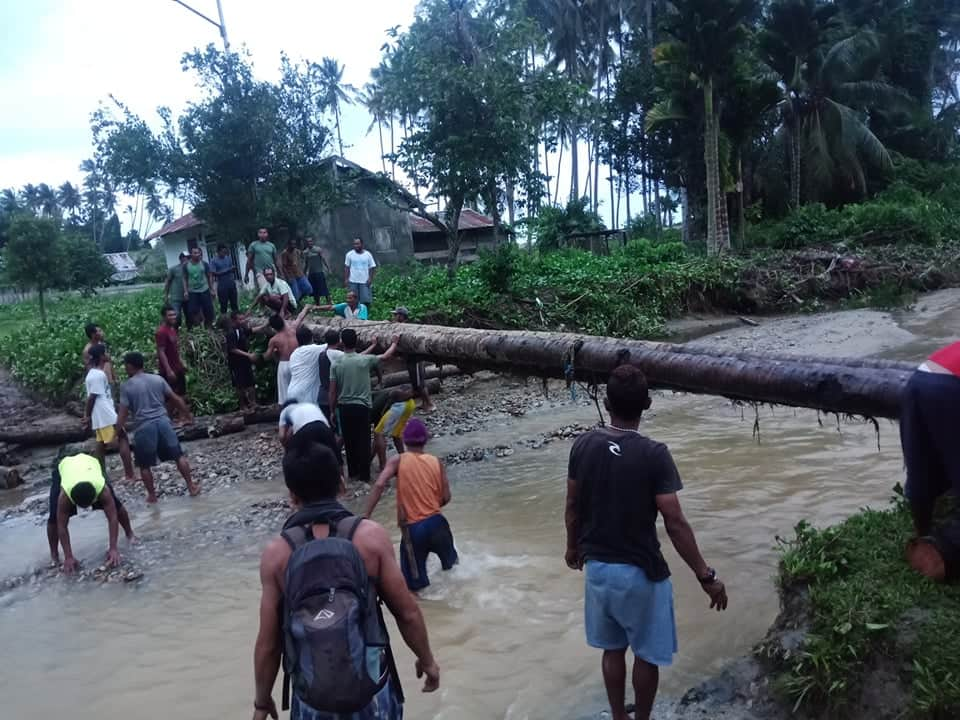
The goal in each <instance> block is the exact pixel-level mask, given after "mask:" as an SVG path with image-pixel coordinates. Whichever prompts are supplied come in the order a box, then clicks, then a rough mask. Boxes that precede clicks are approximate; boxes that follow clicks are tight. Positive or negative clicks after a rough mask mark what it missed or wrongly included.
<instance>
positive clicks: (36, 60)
mask: <svg viewBox="0 0 960 720" xmlns="http://www.w3.org/2000/svg"><path fill="white" fill-rule="evenodd" d="M188 2H189V4H191V5H193V6H194V7H196V8H197V9H198V10H200V11H201V12H203V13H205V14H206V15H208V16H209V17H212V18H214V19H216V16H217V9H216V1H215V0H188ZM416 4H417V0H270V2H266V1H264V0H223V10H224V17H225V20H226V25H227V30H228V33H229V38H230V42H231V45H232V46H233V48H234V49H238V48H240V47H241V46H242V45H246V47H247V48H248V50H249V51H250V53H251V55H252V60H253V64H254V68H255V72H256V73H257V75H258V76H260V77H263V78H265V79H271V80H272V79H276V77H277V76H278V68H279V65H280V52H281V50H283V51H285V52H286V53H287V54H288V55H289V56H290V57H291V58H292V59H294V60H300V59H309V60H316V61H319V60H320V59H321V58H323V57H324V56H331V57H335V58H336V59H337V60H338V61H339V62H340V63H341V64H343V65H344V66H345V72H344V81H345V82H347V83H350V84H352V85H354V86H356V87H357V88H362V87H363V85H364V84H365V83H366V82H368V81H369V79H370V70H371V69H372V68H373V67H375V66H376V65H378V64H379V62H380V48H381V47H382V45H383V44H384V42H386V40H387V35H386V31H387V29H388V28H391V27H393V26H397V25H399V26H401V27H406V26H408V25H409V23H410V22H411V21H412V19H413V13H414V9H415V7H416ZM0 27H2V28H4V30H5V33H4V35H5V37H4V42H3V43H0V88H3V92H2V93H0V188H6V187H16V188H19V187H21V186H23V185H24V184H26V183H34V184H37V183H41V182H46V183H49V184H50V185H53V186H57V185H60V184H61V183H63V182H64V181H66V180H70V181H71V182H74V183H77V182H79V181H80V179H81V173H80V171H79V165H80V162H81V161H82V160H83V159H84V158H87V157H89V156H90V154H91V144H90V127H89V118H90V113H91V112H92V111H93V110H95V109H96V107H97V105H98V103H100V102H102V101H109V98H108V96H109V95H110V94H111V93H112V94H113V95H115V96H116V97H117V98H118V99H120V100H121V101H123V102H124V103H126V104H127V105H128V106H129V107H130V108H131V109H132V110H133V111H134V112H135V113H137V114H138V115H140V116H141V117H143V118H145V119H146V120H147V121H148V122H149V123H150V124H151V125H153V126H154V127H155V128H156V127H158V121H157V117H156V113H155V110H156V108H157V106H158V105H168V106H170V107H171V108H173V110H174V114H175V115H176V114H177V113H178V112H179V110H181V109H182V107H183V106H184V104H185V103H186V102H187V101H188V100H190V99H192V98H194V97H195V96H196V94H197V93H196V88H195V86H194V80H193V76H192V74H188V73H184V72H183V71H182V70H181V69H180V58H181V56H182V55H183V53H184V52H186V51H188V50H191V49H192V48H194V47H203V46H205V45H207V44H208V43H211V42H213V43H216V44H217V45H218V46H219V44H220V42H221V41H220V36H219V33H218V31H217V28H215V27H213V26H212V25H210V24H208V23H207V22H205V21H204V20H202V19H201V18H198V17H196V16H195V15H193V14H191V13H190V12H189V11H187V10H185V9H184V8H182V7H181V6H179V5H177V4H176V3H175V2H173V0H5V1H4V0H0ZM370 122H371V118H370V116H369V115H368V114H367V112H366V110H365V109H363V108H362V107H360V106H353V107H347V108H345V111H344V117H343V140H344V146H345V152H344V154H345V155H346V156H347V157H348V158H349V159H351V160H353V161H354V162H357V163H359V164H360V165H363V166H364V167H366V168H368V169H370V170H374V171H375V170H377V169H379V168H380V167H381V157H380V147H379V140H378V137H377V132H376V129H374V130H373V132H371V133H370V134H369V135H368V134H367V128H368V127H369V126H370ZM580 150H581V152H580V157H581V160H580V166H581V172H584V168H586V147H585V143H581V148H580ZM568 154H569V153H568ZM565 160H566V162H569V158H565ZM556 161H557V158H556V157H555V156H554V157H552V159H551V166H552V168H554V169H555V168H556ZM567 172H569V171H568V170H566V168H565V169H564V170H563V171H561V178H562V180H561V188H560V197H561V198H562V197H566V194H567V192H568V190H567V188H569V182H568V181H567V180H566V173H567ZM606 175H607V171H606V169H605V168H604V169H603V170H602V172H601V178H602V180H601V183H603V182H604V180H605V178H606ZM601 198H603V200H602V201H601V210H600V213H601V215H602V216H604V217H605V218H606V219H607V220H608V221H609V214H610V213H609V208H608V207H606V206H607V205H608V203H606V202H604V200H605V198H606V195H605V194H601ZM122 203H123V201H122ZM122 203H121V204H122ZM178 209H179V208H178ZM118 212H119V214H120V219H121V222H123V223H124V225H125V226H126V222H125V221H126V217H125V215H124V213H123V209H122V207H120V208H118Z"/></svg>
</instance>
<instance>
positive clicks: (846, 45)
mask: <svg viewBox="0 0 960 720" xmlns="http://www.w3.org/2000/svg"><path fill="white" fill-rule="evenodd" d="M879 51H880V41H879V40H878V39H877V35H876V33H873V32H871V31H869V30H860V31H858V32H856V33H854V34H853V35H851V36H850V37H846V38H844V39H843V40H838V41H837V42H836V43H834V44H833V46H832V47H831V48H830V49H829V50H827V53H826V55H825V56H824V58H823V62H822V63H821V65H820V77H822V78H838V79H840V80H845V79H846V78H848V77H850V76H852V75H855V74H856V71H857V69H858V68H859V67H861V66H862V65H864V64H866V63H867V62H868V61H869V60H870V59H871V58H872V57H873V56H874V55H876V54H877V53H878V52H879Z"/></svg>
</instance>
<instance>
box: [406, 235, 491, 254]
mask: <svg viewBox="0 0 960 720" xmlns="http://www.w3.org/2000/svg"><path fill="white" fill-rule="evenodd" d="M494 247H495V238H494V236H493V228H480V229H477V230H462V231H461V232H460V259H461V260H466V261H469V260H473V259H475V258H476V257H477V254H478V253H479V251H480V250H492V249H493V248H494ZM413 248H414V254H415V256H416V258H417V260H421V261H427V262H437V261H446V259H447V257H448V256H449V249H448V247H447V237H446V235H444V234H443V233H439V232H424V233H414V234H413Z"/></svg>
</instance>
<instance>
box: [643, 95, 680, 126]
mask: <svg viewBox="0 0 960 720" xmlns="http://www.w3.org/2000/svg"><path fill="white" fill-rule="evenodd" d="M689 117H690V116H689V115H687V113H686V112H685V111H684V109H683V108H682V107H680V106H679V105H678V104H677V103H675V102H674V101H673V100H672V99H670V98H668V99H666V100H661V101H660V102H658V103H656V104H655V105H654V106H653V107H651V108H650V109H649V110H648V111H647V119H646V123H645V129H646V131H647V132H650V131H651V130H655V129H656V128H657V127H659V126H660V125H664V124H666V123H670V122H681V121H683V120H687V119H689Z"/></svg>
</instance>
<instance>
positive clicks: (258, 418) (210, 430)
mask: <svg viewBox="0 0 960 720" xmlns="http://www.w3.org/2000/svg"><path fill="white" fill-rule="evenodd" d="M396 374H397V375H400V374H402V375H404V379H409V378H408V377H407V374H406V373H396ZM428 374H429V373H428ZM409 387H410V385H409V383H407V384H406V385H403V384H398V385H394V386H392V387H391V388H390V389H391V390H393V389H397V390H400V389H404V388H407V389H409ZM427 389H428V390H429V391H430V393H431V394H436V393H438V392H440V390H441V385H440V380H439V379H437V378H433V379H430V380H428V381H427ZM279 418H280V406H279V405H265V406H258V407H257V408H256V409H255V410H254V411H253V412H252V413H229V414H226V415H209V416H201V417H197V418H194V421H193V423H192V424H190V425H184V426H183V427H179V428H177V437H178V438H179V439H180V440H181V441H182V442H190V441H193V440H205V439H207V438H215V437H221V436H223V435H232V434H234V433H238V432H242V431H243V430H244V428H246V427H247V426H248V425H256V424H258V423H275V422H277V420H279ZM92 437H93V433H92V432H91V431H90V430H85V429H84V428H83V426H82V425H81V424H80V421H79V420H77V419H76V418H73V417H69V416H58V417H54V418H51V419H49V420H47V421H45V422H38V423H32V424H30V425H22V426H18V427H10V426H7V427H5V428H3V429H2V430H0V443H4V444H7V445H11V446H19V447H43V446H53V445H65V444H68V443H79V442H84V441H85V440H90V439H92ZM91 447H92V443H91ZM6 450H7V451H8V452H12V450H11V449H10V448H6Z"/></svg>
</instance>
